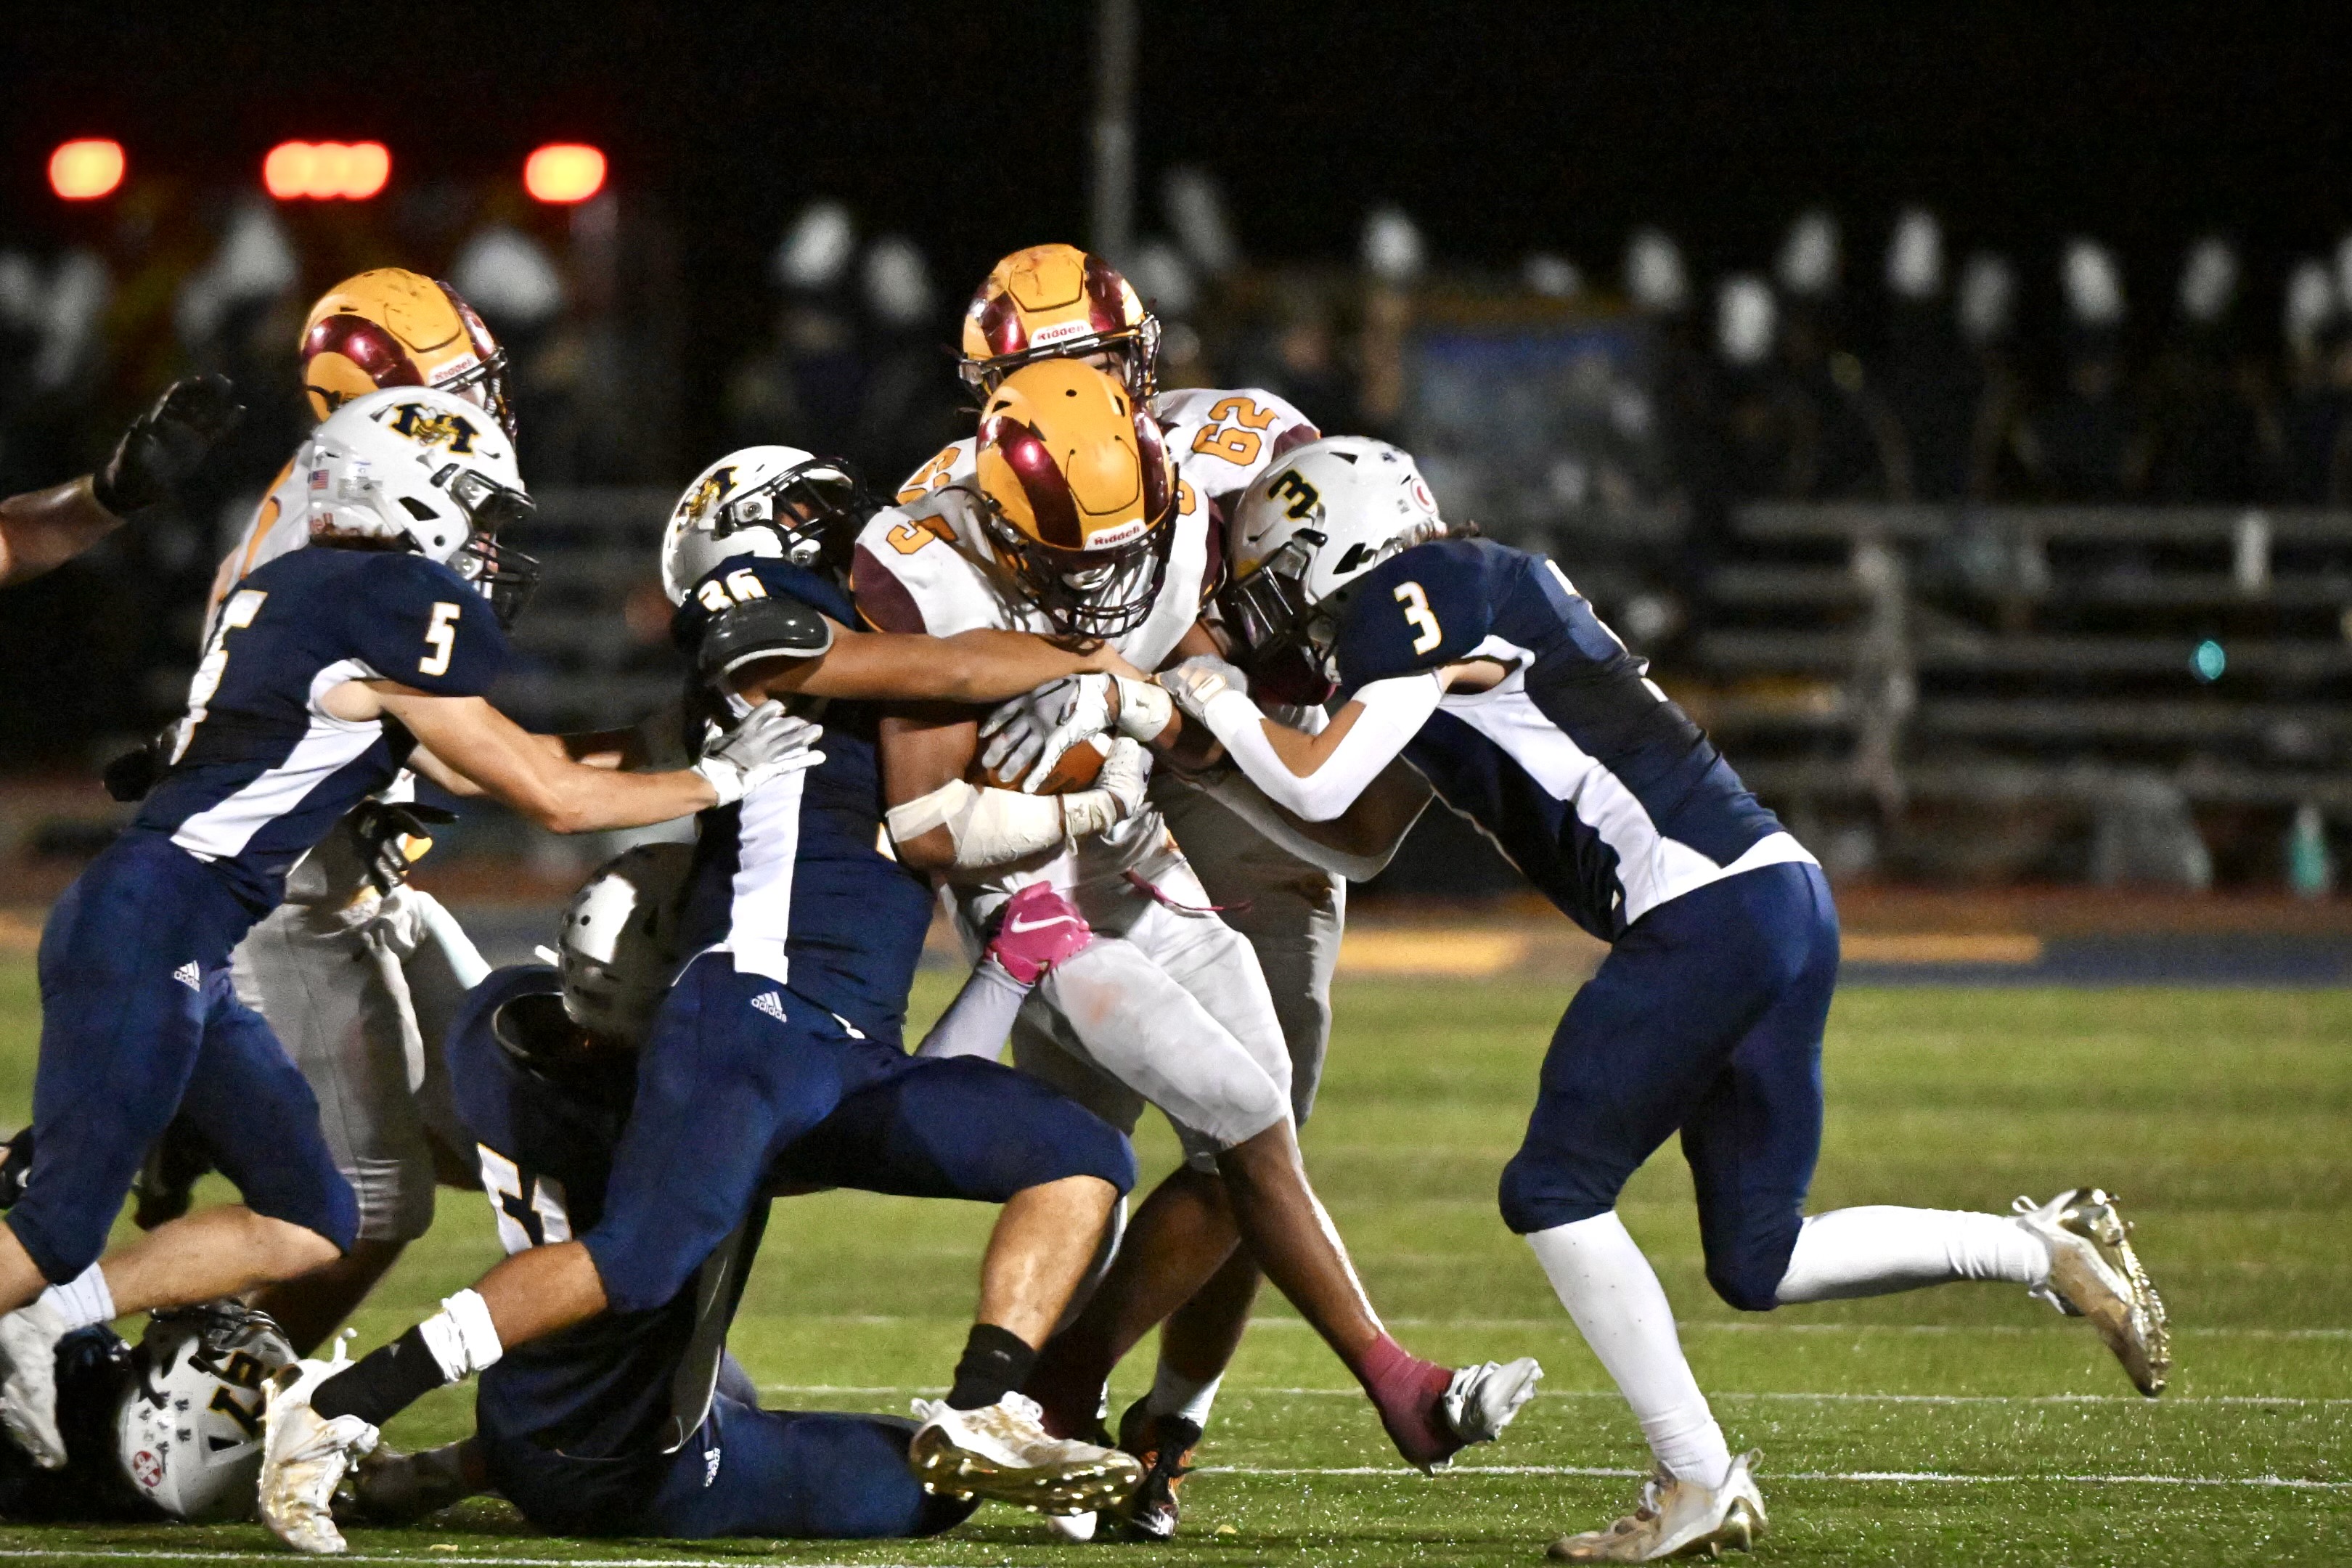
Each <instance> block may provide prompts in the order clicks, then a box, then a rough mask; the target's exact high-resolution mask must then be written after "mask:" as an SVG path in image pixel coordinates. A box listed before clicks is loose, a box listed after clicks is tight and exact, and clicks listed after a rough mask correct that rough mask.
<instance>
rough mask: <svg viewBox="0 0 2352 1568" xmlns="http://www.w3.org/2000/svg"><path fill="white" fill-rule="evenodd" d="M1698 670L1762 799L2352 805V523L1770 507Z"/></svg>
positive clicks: (1730, 571)
mask: <svg viewBox="0 0 2352 1568" xmlns="http://www.w3.org/2000/svg"><path fill="white" fill-rule="evenodd" d="M1733 535H1734V540H1735V547H1734V552H1733V558H1732V559H1730V560H1728V561H1727V562H1726V563H1723V564H1721V565H1720V566H1719V567H1718V568H1717V570H1716V571H1715V573H1714V574H1713V576H1712V580H1711V582H1710V584H1709V586H1708V598H1709V601H1710V610H1711V613H1710V615H1709V616H1708V617H1707V629H1706V630H1705V631H1703V632H1702V633H1700V634H1699V636H1698V637H1696V644H1695V647H1694V649H1693V660H1692V662H1693V663H1694V664H1695V666H1696V668H1697V670H1698V671H1699V672H1700V673H1701V674H1702V675H1703V676H1704V677H1705V679H1706V680H1708V681H1709V682H1711V683H1712V684H1711V685H1710V686H1709V688H1708V690H1709V692H1710V696H1709V698H1708V699H1707V700H1706V701H1705V702H1704V704H1703V706H1704V708H1705V718H1706V722H1707V723H1708V725H1709V727H1710V729H1712V730H1714V731H1717V732H1718V733H1721V734H1723V735H1725V736H1727V737H1736V738H1737V739H1736V742H1735V743H1736V744H1737V745H1738V754H1739V755H1740V756H1741V758H1742V767H1741V771H1742V773H1744V774H1745V775H1746V776H1748V778H1749V779H1750V780H1751V781H1752V782H1753V783H1755V784H1757V785H1758V787H1759V789H1761V790H1763V791H1764V792H1766V793H1767V794H1769V795H1777V796H1780V797H1781V798H1784V799H1785V798H1795V799H1801V800H1804V799H1810V800H1824V801H1827V800H1838V799H1845V800H1853V799H1856V798H1861V799H1866V800H1873V801H1875V802H1876V803H1878V804H1879V805H1881V806H1882V807H1885V808H1890V809H1899V808H1901V807H1902V806H1904V805H1907V804H1909V803H1911V802H1913V801H1921V800H1938V799H1940V800H1945V801H1958V802H1968V803H1975V804H1992V803H1997V802H2000V801H2009V800H2017V799H2020V798H2025V797H2032V796H2039V797H2041V798H2042V799H2045V800H2049V801H2060V802H2068V803H2072V804H2074V805H2090V806H2093V807H2095V806H2097V805H2099V804H2100V802H2101V801H2102V800H2103V799H2105V798H2106V797H2108V796H2110V795H2112V794H2113V793H2114V792H2115V791H2116V790H2117V789H2119V788H2123V787H2126V785H2127V782H2136V783H2137V784H2149V783H2158V784H2161V785H2163V786H2165V787H2168V788H2169V789H2171V790H2173V791H2177V792H2178V795H2179V798H2180V799H2182V800H2184V801H2185V802H2187V803H2189V804H2191V805H2232V806H2250V807H2295V806H2311V807H2316V808H2318V809H2320V810H2324V811H2332V812H2341V811H2344V810H2347V809H2352V703H2347V701H2346V699H2347V697H2352V512H2343V511H2315V510H2249V509H2245V508H2162V509H2157V508H2108V507H2003V508H1984V509H1959V508H1951V507H1936V506H1918V505H1902V506H1897V505H1861V504H1854V505H1757V506H1750V507H1747V508H1745V509H1743V510H1740V511H1738V513H1737V514H1736V516H1735V518H1734V526H1733Z"/></svg>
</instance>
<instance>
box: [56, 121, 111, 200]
mask: <svg viewBox="0 0 2352 1568" xmlns="http://www.w3.org/2000/svg"><path fill="white" fill-rule="evenodd" d="M119 184H122V143H121V142H110V141H108V140H107V139H106V138H104V137H102V136H91V137H85V138H83V139H81V140H79V141H77V142H65V143H63V144H62V145H60V146H59V147H58V150H57V151H56V152H54V153H50V154H49V189H51V190H53V191H55V192H57V194H58V195H60V196H63V197H64V198H65V199H66V200H68V201H69V202H89V201H96V200H97V199H98V198H99V197H100V196H102V195H108V194H110V192H112V191H113V189H114V187H115V186H117V185H119Z"/></svg>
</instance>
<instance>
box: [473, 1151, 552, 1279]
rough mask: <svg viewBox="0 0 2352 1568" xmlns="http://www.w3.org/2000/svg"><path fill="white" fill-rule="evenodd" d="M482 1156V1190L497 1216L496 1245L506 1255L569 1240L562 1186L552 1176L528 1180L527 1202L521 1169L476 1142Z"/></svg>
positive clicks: (504, 1157) (499, 1154)
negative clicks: (497, 1242)
mask: <svg viewBox="0 0 2352 1568" xmlns="http://www.w3.org/2000/svg"><path fill="white" fill-rule="evenodd" d="M474 1148H475V1150H476V1151H477V1152H479V1153H480V1155H481V1156H482V1190H483V1191H484V1192H486V1193H488V1194H490V1210H491V1212H492V1213H493V1214H494V1215H497V1216H498V1222H499V1245H500V1246H502V1247H505V1248H506V1249H507V1251H509V1253H515V1252H520V1251H522V1250H523V1249H524V1248H526V1247H540V1246H543V1245H546V1244H549V1243H552V1242H558V1241H570V1240H571V1239H572V1215H571V1214H570V1213H569V1212H568V1211H567V1210H566V1209H565V1208H564V1206H563V1184H562V1182H559V1181H557V1180H556V1179H555V1178H554V1177H552V1176H533V1177H531V1179H530V1202H529V1203H525V1202H524V1201H523V1193H522V1176H523V1173H522V1168H521V1167H520V1165H517V1164H516V1163H514V1162H513V1161H512V1160H509V1159H508V1158H507V1157H506V1156H505V1155H504V1154H501V1153H499V1152H498V1151H497V1150H496V1149H493V1148H491V1147H490V1146H489V1145H488V1144H487V1143H477V1144H475V1145H474Z"/></svg>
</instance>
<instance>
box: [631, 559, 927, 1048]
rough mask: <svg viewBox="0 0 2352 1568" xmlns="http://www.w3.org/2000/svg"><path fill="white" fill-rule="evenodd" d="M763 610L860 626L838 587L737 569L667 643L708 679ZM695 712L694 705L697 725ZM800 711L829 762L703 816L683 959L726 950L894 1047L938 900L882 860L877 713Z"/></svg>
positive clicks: (715, 585)
mask: <svg viewBox="0 0 2352 1568" xmlns="http://www.w3.org/2000/svg"><path fill="white" fill-rule="evenodd" d="M761 599H766V600H770V601H779V600H780V601H784V602H786V603H791V604H796V605H801V606H804V607H806V608H809V609H814V610H815V611H817V612H818V613H820V614H821V615H824V616H827V617H829V618H830V619H832V620H835V621H837V622H839V623H841V624H842V625H844V626H855V625H856V624H857V615H856V609H855V608H854V606H853V605H851V603H850V600H849V595H847V593H845V591H844V590H843V589H842V588H841V587H839V586H838V585H837V584H835V583H834V581H833V580H832V579H831V578H829V577H826V576H824V575H821V574H817V573H814V572H809V571H804V570H803V569H802V568H800V567H797V566H793V565H791V564H789V563H785V562H782V561H763V560H751V559H744V558H741V557H738V558H737V559H735V560H732V561H729V562H727V563H723V564H722V565H720V566H719V567H717V568H715V569H714V570H713V571H712V572H711V573H710V574H709V575H708V576H706V577H704V578H703V579H702V581H701V582H699V583H698V584H695V587H694V589H693V591H692V592H690V593H689V594H688V595H687V597H686V602H685V603H684V604H682V605H679V606H678V609H677V615H676V616H674V617H673V619H672V621H671V636H672V637H673V638H674V639H675V640H676V642H677V646H678V648H679V650H680V651H681V652H683V653H684V654H686V656H687V658H688V662H689V663H690V664H695V665H697V666H698V667H706V668H707V666H706V664H705V661H704V659H703V658H701V656H702V654H703V653H704V652H705V650H706V648H707V646H708V644H709V640H710V639H712V638H713V637H717V636H719V635H720V628H721V626H722V625H723V623H724V621H725V619H726V617H727V616H728V615H729V612H730V610H733V609H737V608H740V606H743V605H751V604H753V603H754V602H756V601H758V600H761ZM776 651H777V653H778V654H779V655H781V656H784V657H790V656H791V655H792V654H793V652H794V651H796V650H795V649H793V647H790V646H787V645H784V644H782V643H780V644H779V646H778V647H777V648H776ZM802 651H804V650H802ZM698 680H699V678H698ZM698 690H702V691H704V694H705V695H707V690H705V689H701V688H699V687H698ZM696 706H697V705H696V704H695V703H692V702H689V703H688V711H689V712H691V711H695V710H696ZM793 707H794V710H795V711H798V712H801V713H803V714H804V715H806V716H807V717H808V718H810V719H812V720H814V721H817V722H820V723H822V724H824V740H823V742H820V749H821V750H822V751H823V752H824V758H825V760H824V763H822V764H821V765H819V766H817V767H814V768H812V769H809V770H808V771H807V772H805V773H793V774H791V775H788V776H787V777H785V778H783V779H780V780H777V781H776V782H775V783H773V784H769V785H767V786H766V787H765V788H763V789H761V790H760V791H758V792H756V793H755V795H753V796H752V798H751V799H747V800H744V801H740V802H739V803H737V804H736V805H729V806H720V807H718V808H715V809H713V810H710V811H706V812H704V813H703V814H702V819H701V835H700V838H699V840H698V844H697V846H696V849H695V869H694V879H693V883H692V887H691V890H690V891H689V892H688V898H687V913H686V924H685V947H686V951H688V952H699V951H701V950H703V949H705V948H708V947H710V946H712V945H715V944H724V945H726V946H727V947H729V948H730V950H732V951H733V952H734V953H735V955H736V959H737V965H738V967H739V968H756V969H757V970H758V971H759V973H764V974H767V975H768V976H769V977H770V978H772V979H773V980H776V981H779V982H782V983H785V984H790V985H791V986H792V987H793V990H795V991H798V992H799V993H800V994H803V996H806V997H808V998H809V999H810V1000H811V1001H813V1002H815V1003H817V1004H818V1005H821V1006H823V1007H824V1008H825V1009H827V1010H828V1011H830V1012H832V1013H833V1014H834V1015H835V1016H837V1017H840V1018H842V1019H843V1020H845V1022H847V1023H848V1024H849V1025H851V1026H853V1027H854V1028H856V1030H857V1031H858V1032H859V1033H861V1034H863V1035H865V1036H866V1037H868V1038H871V1039H877V1040H882V1041H885V1042H887V1043H888V1044H892V1045H897V1044H899V1043H900V1035H901V1031H902V1029H903V1028H904V1026H905V1022H906V1010H907V994H908V991H909V990H910V989H912V987H913V985H914V981H915V965H916V963H917V961H918V960H919V959H920V958H921V956H922V950H923V933H924V932H925V931H927V930H928V929H929V926H930V920H931V894H930V887H929V883H928V882H926V881H925V880H924V879H923V878H922V877H920V876H919V875H917V874H916V873H914V872H912V871H909V870H908V868H905V867H904V866H901V865H899V864H898V861H896V860H895V859H893V858H890V857H889V856H887V855H886V854H884V853H883V852H882V850H881V848H880V847H879V846H880V842H881V834H882V813H883V803H882V766H881V758H880V749H879V743H878V737H877V731H878V728H879V725H880V721H881V714H880V710H879V709H878V708H877V707H876V706H875V705H873V704H871V703H865V702H828V701H808V700H802V701H795V702H794V704H793Z"/></svg>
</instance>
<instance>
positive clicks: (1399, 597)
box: [1396, 583, 1445, 653]
mask: <svg viewBox="0 0 2352 1568" xmlns="http://www.w3.org/2000/svg"><path fill="white" fill-rule="evenodd" d="M1396 602H1397V603H1398V604H1400V605H1403V606H1404V620H1405V625H1407V626H1412V627H1413V628H1415V629H1416V631H1417V632H1418V633H1419V635H1418V636H1416V637H1414V638H1413V639H1412V651H1413V652H1415V653H1427V652H1429V651H1430V650H1431V649H1432V648H1434V647H1436V646H1437V645H1438V644H1439V643H1442V642H1444V640H1445V633H1444V631H1442V630H1441V629H1439V627H1438V625H1437V616H1435V615H1434V614H1433V613H1432V612H1431V610H1430V607H1429V595H1426V594H1424V593H1423V592H1422V591H1421V584H1418V583H1400V584H1397V586H1396Z"/></svg>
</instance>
